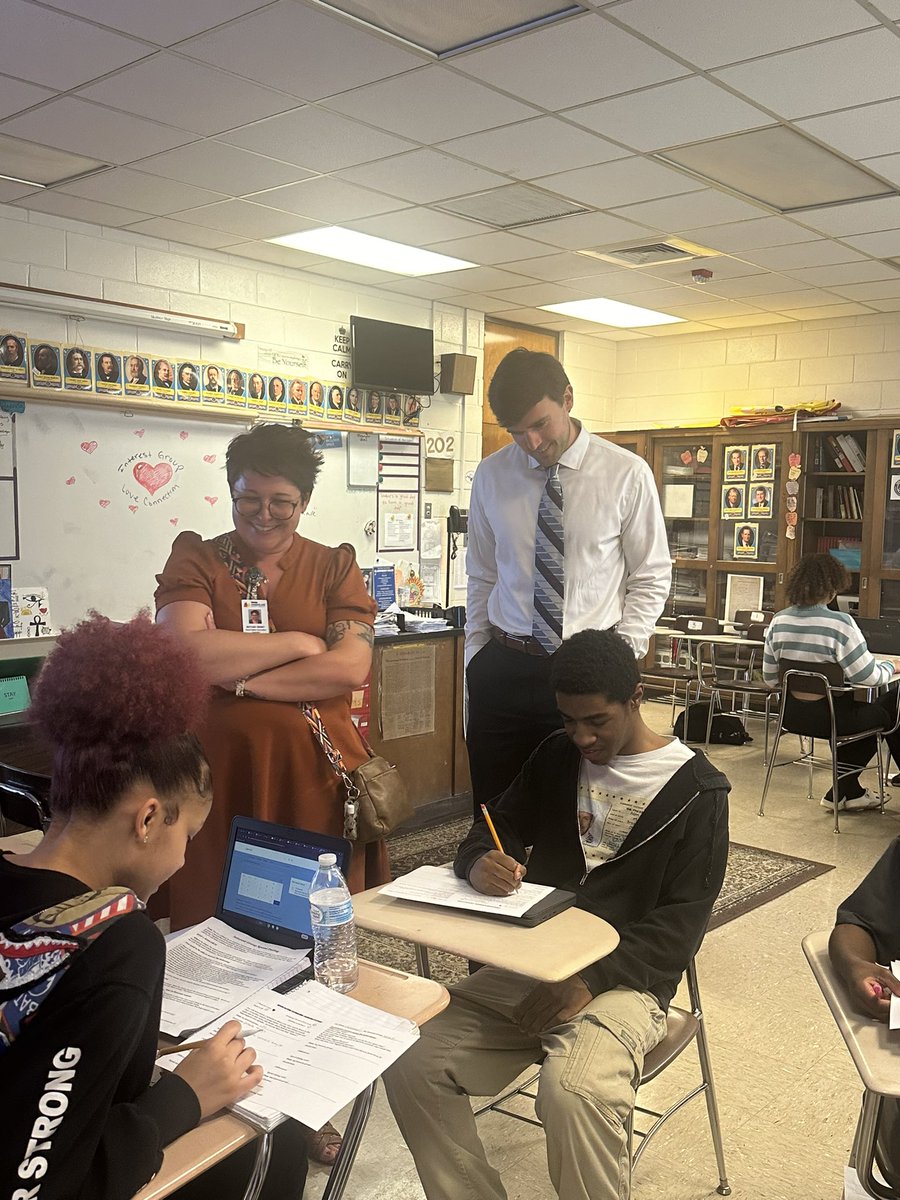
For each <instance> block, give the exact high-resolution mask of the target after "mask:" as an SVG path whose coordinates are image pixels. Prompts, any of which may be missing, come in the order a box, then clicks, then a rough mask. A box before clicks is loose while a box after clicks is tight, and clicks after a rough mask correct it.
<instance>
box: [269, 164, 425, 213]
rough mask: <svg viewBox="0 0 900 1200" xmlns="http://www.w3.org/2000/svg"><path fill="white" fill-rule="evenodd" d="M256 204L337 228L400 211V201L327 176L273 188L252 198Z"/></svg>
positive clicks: (401, 205)
mask: <svg viewBox="0 0 900 1200" xmlns="http://www.w3.org/2000/svg"><path fill="white" fill-rule="evenodd" d="M251 198H253V199H255V200H256V201H257V202H258V203H259V204H266V205H268V206H269V207H271V208H281V209H284V210H285V211H286V212H293V213H300V214H301V216H304V217H309V218H310V219H311V220H313V221H322V222H324V223H325V224H326V225H340V224H341V222H342V221H352V220H353V219H354V218H356V217H370V216H374V215H375V214H376V213H383V212H392V211H393V210H394V209H397V208H402V207H403V204H402V202H401V201H400V200H395V199H392V198H391V197H390V196H382V195H381V194H380V193H379V192H372V191H369V189H368V188H361V187H357V186H356V185H355V184H353V183H345V182H344V181H343V180H342V179H337V178H334V177H332V176H328V175H319V176H317V177H316V178H315V179H303V180H301V181H300V183H289V184H287V186H286V187H280V188H272V190H271V191H268V192H260V193H259V195H258V196H256V197H251Z"/></svg>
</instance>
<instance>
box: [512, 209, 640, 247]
mask: <svg viewBox="0 0 900 1200" xmlns="http://www.w3.org/2000/svg"><path fill="white" fill-rule="evenodd" d="M521 232H522V233H523V234H524V233H527V235H528V237H530V238H534V240H535V241H536V242H546V243H547V244H548V245H550V246H559V247H561V248H562V249H564V250H587V249H589V248H591V247H594V246H608V245H610V244H611V243H613V242H621V241H625V240H626V239H631V238H633V239H634V240H635V241H636V242H642V241H646V239H647V230H646V229H645V228H644V227H643V226H642V225H635V223H634V222H633V221H623V220H622V218H621V217H611V216H610V215H609V213H600V212H597V213H579V214H578V215H577V216H575V217H559V218H558V219H557V220H555V221H538V222H537V223H536V224H535V225H529V226H527V228H525V229H523V230H521Z"/></svg>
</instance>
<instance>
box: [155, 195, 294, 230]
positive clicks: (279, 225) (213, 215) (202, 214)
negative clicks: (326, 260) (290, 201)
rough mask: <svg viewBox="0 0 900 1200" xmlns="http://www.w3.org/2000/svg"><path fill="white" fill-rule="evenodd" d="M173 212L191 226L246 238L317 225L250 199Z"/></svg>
mask: <svg viewBox="0 0 900 1200" xmlns="http://www.w3.org/2000/svg"><path fill="white" fill-rule="evenodd" d="M172 215H173V216H174V217H175V218H176V219H177V220H179V221H186V222H187V223H188V224H189V225H205V226H207V227H208V228H209V229H220V230H222V232H223V233H234V234H236V235H237V236H238V237H247V238H269V237H282V236H283V235H284V234H286V233H299V232H300V231H301V230H303V229H312V228H314V227H315V225H316V224H317V222H315V221H304V220H303V219H302V218H301V217H295V216H292V215H291V214H290V213H286V212H278V211H277V210H276V209H274V208H266V207H265V205H262V204H252V203H251V202H250V201H248V200H221V201H220V202H219V203H218V204H206V205H203V206H202V207H201V208H188V209H185V210H184V211H183V212H177V213H174V214H172Z"/></svg>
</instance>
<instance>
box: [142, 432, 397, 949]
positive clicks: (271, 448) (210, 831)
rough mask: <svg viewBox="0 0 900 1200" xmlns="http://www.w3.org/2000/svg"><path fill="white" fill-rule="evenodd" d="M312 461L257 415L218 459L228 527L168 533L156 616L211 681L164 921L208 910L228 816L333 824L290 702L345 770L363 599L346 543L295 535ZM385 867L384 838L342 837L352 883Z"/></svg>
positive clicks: (356, 755)
mask: <svg viewBox="0 0 900 1200" xmlns="http://www.w3.org/2000/svg"><path fill="white" fill-rule="evenodd" d="M321 465H322V455H321V453H320V452H319V451H317V450H316V449H315V447H314V442H313V438H312V436H311V435H310V434H309V433H307V432H306V431H305V430H302V429H299V428H294V427H288V426H284V425H257V426H256V427H255V428H254V429H253V430H252V431H251V432H250V433H245V434H241V435H240V436H239V437H236V438H235V439H234V440H233V441H232V442H231V444H230V446H229V447H228V455H227V466H226V470H227V476H228V483H229V486H230V488H231V494H232V503H233V506H234V507H233V519H234V529H233V531H232V532H231V533H230V534H227V535H222V536H221V537H220V538H216V539H213V540H212V541H203V540H202V539H201V537H200V536H199V534H196V533H187V532H186V533H182V534H179V536H178V537H177V538H176V539H175V543H174V545H173V547H172V552H171V555H170V557H169V561H168V562H167V563H166V566H165V568H164V570H163V572H162V574H161V575H159V576H157V579H158V583H159V587H158V588H157V590H156V606H157V613H158V618H157V619H158V620H159V621H160V622H161V623H162V624H165V625H168V626H170V627H171V628H172V629H174V630H175V631H176V632H178V633H180V634H181V635H182V636H184V637H185V638H186V639H188V640H189V642H190V645H191V646H192V648H193V649H194V651H195V652H196V653H197V654H198V655H199V657H200V661H201V663H202V665H203V667H204V669H205V671H206V673H207V675H208V677H209V679H210V681H211V682H212V683H213V684H214V685H215V686H214V688H213V699H212V703H211V705H210V711H209V716H208V718H207V721H206V725H205V727H204V729H203V731H202V733H201V740H202V742H203V748H204V750H205V751H206V755H207V758H208V759H209V762H210V766H211V767H212V775H213V787H214V791H215V797H216V803H215V805H214V806H213V811H212V813H211V814H210V817H209V820H208V821H207V823H206V825H205V826H204V828H203V831H202V833H201V834H200V835H199V836H198V837H197V838H195V840H194V841H193V842H192V843H191V845H190V847H189V848H188V853H187V862H186V868H185V870H184V871H182V872H180V873H179V875H177V876H176V877H175V878H174V879H173V880H172V883H171V886H170V891H169V900H170V916H171V919H172V928H173V929H181V928H183V927H184V926H185V925H190V924H193V923H194V922H196V921H201V920H203V919H205V918H206V917H208V916H210V915H211V914H212V912H213V910H214V909H215V905H216V898H217V896H218V888H219V881H220V878H221V874H222V864H223V860H224V856H225V848H226V844H227V838H228V831H229V828H230V826H231V819H232V817H234V816H235V815H243V816H255V817H260V818H262V819H264V820H267V821H278V822H280V823H281V824H285V825H293V826H298V827H300V828H303V829H313V830H316V831H317V832H319V833H328V834H333V835H334V836H338V837H339V836H341V835H342V834H343V832H344V819H343V800H344V795H343V787H342V786H341V784H340V782H339V780H338V778H337V776H336V775H335V774H334V772H333V770H332V769H331V766H330V765H329V763H328V760H327V759H326V757H325V754H324V752H323V750H322V748H321V746H320V745H319V743H318V742H317V741H316V740H315V738H314V737H313V734H312V732H311V730H310V727H309V725H308V723H307V721H306V718H305V717H304V715H303V712H302V710H301V708H300V704H301V703H302V702H304V701H309V702H313V703H315V704H316V706H317V707H318V709H319V712H320V713H321V716H322V719H323V722H324V724H325V728H326V729H327V731H328V734H329V736H330V738H331V740H332V741H333V742H334V744H335V745H336V746H337V748H338V750H340V752H341V755H342V757H343V759H344V762H345V764H346V766H347V768H348V770H351V771H352V770H353V769H354V768H356V767H358V766H359V765H360V764H361V763H362V762H364V761H365V759H366V757H367V756H366V750H365V747H364V746H363V743H362V741H361V739H360V737H359V734H358V733H357V731H356V728H355V726H354V725H353V722H352V720H351V718H350V692H351V691H352V690H353V689H354V688H358V687H360V686H361V685H362V684H363V682H364V681H365V680H366V678H367V677H368V674H369V669H370V666H371V660H372V643H373V634H372V626H373V621H374V613H375V604H374V602H373V600H372V599H371V597H370V596H369V594H368V592H367V590H366V586H365V583H364V581H363V577H362V574H361V572H360V570H359V567H358V566H357V565H356V557H355V552H354V550H353V547H352V546H349V545H343V546H338V547H337V548H332V547H329V546H323V545H320V544H319V543H318V542H312V541H309V540H308V539H306V538H303V537H300V536H299V535H298V534H297V532H296V530H297V525H298V522H299V520H300V516H301V514H302V513H303V512H304V510H305V509H306V506H307V504H308V503H309V498H310V495H311V494H312V490H313V486H314V484H315V480H316V476H317V475H318V472H319V469H320V467H321ZM235 564H237V565H235ZM242 569H243V572H244V577H245V580H246V578H247V571H248V569H249V574H250V576H251V582H253V581H254V580H253V577H254V575H255V579H261V582H259V584H258V587H256V588H255V589H254V590H255V593H256V595H255V598H254V599H253V606H254V607H257V608H259V607H263V608H264V614H263V623H264V624H267V625H268V627H269V629H270V632H269V633H268V634H265V635H260V633H259V632H258V631H256V632H244V628H245V625H244V617H243V610H242V603H241V602H242V599H243V598H244V592H243V591H242V588H241V586H240V584H239V581H238V579H236V578H235V574H240V572H241V570H242ZM253 569H255V572H254V570H253ZM247 608H248V609H249V608H250V606H249V605H248V606H247ZM265 610H267V611H265ZM246 627H248V628H252V626H251V624H250V619H249V612H248V616H247V626H246ZM389 878H390V876H389V872H388V865H387V852H386V849H385V846H384V843H383V842H376V843H372V844H369V845H366V846H356V847H355V848H354V855H353V860H352V863H351V866H350V872H349V881H348V882H349V884H350V888H351V890H353V891H359V890H361V889H363V888H366V887H373V886H375V885H376V884H379V883H384V882H386V881H387V880H388V879H389Z"/></svg>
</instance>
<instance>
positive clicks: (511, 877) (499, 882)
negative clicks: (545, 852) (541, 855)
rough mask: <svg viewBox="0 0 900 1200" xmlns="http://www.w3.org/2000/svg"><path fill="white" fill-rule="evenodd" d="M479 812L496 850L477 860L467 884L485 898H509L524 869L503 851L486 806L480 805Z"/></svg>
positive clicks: (521, 877)
mask: <svg viewBox="0 0 900 1200" xmlns="http://www.w3.org/2000/svg"><path fill="white" fill-rule="evenodd" d="M481 811H482V813H483V814H484V819H485V822H486V824H487V827H488V829H489V830H490V834H491V837H492V838H493V841H494V845H495V846H496V847H497V849H496V850H489V851H488V852H487V854H484V855H482V857H481V858H479V859H478V860H477V862H476V863H475V865H474V866H473V867H472V869H471V871H470V872H469V883H470V884H471V885H472V887H473V888H475V890H476V891H477V892H482V893H483V894H484V895H485V896H511V895H512V894H513V892H515V891H517V890H518V887H519V884H520V883H521V882H522V880H523V879H524V877H525V872H526V868H525V867H524V866H523V865H522V863H520V862H516V860H515V859H514V858H512V857H511V856H510V855H509V854H507V853H506V851H505V850H504V849H503V843H502V842H501V841H500V837H499V835H498V833H497V829H496V826H495V825H494V822H493V821H492V819H491V814H490V813H489V812H488V810H487V807H486V805H484V804H482V806H481Z"/></svg>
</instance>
